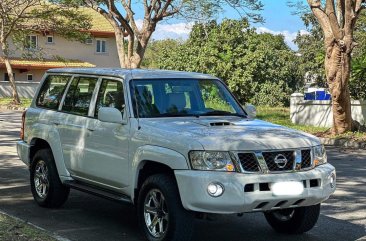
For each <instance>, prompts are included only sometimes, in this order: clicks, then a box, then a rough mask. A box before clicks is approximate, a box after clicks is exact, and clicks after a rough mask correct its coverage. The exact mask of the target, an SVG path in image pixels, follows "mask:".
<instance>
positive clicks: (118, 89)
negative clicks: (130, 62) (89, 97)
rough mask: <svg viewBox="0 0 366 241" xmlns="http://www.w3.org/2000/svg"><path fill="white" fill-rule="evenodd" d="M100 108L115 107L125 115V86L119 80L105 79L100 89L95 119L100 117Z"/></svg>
mask: <svg viewBox="0 0 366 241" xmlns="http://www.w3.org/2000/svg"><path fill="white" fill-rule="evenodd" d="M100 107H114V108H117V109H118V110H120V111H121V113H122V114H123V112H124V109H125V99H124V95H123V84H122V82H121V81H118V80H109V79H103V81H102V84H101V86H100V88H99V93H98V99H97V104H96V108H95V117H98V111H99V108H100Z"/></svg>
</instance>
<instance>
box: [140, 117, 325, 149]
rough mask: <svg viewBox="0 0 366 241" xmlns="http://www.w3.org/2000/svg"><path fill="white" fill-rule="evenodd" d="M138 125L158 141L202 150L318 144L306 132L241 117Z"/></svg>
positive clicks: (143, 121)
mask: <svg viewBox="0 0 366 241" xmlns="http://www.w3.org/2000/svg"><path fill="white" fill-rule="evenodd" d="M140 124H141V126H142V130H143V129H145V130H146V131H148V132H150V134H151V135H153V134H152V133H159V138H158V139H160V138H162V137H163V138H164V139H165V140H169V142H173V143H174V142H177V141H179V142H180V144H181V143H182V142H187V143H192V142H199V143H200V144H201V145H202V146H203V148H204V149H205V150H225V151H236V150H241V151H244V150H273V149H289V148H304V147H310V146H315V145H319V144H320V141H319V139H318V138H317V137H315V136H313V135H310V134H307V133H305V132H301V131H297V130H293V129H290V128H287V127H283V126H280V125H276V124H272V123H269V122H265V121H261V120H257V119H245V118H240V117H226V118H222V117H220V118H218V117H200V118H188V117H184V118H151V119H141V123H140ZM146 134H147V133H146ZM154 139H155V138H154ZM155 140H156V139H155Z"/></svg>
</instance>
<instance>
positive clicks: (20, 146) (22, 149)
mask: <svg viewBox="0 0 366 241" xmlns="http://www.w3.org/2000/svg"><path fill="white" fill-rule="evenodd" d="M29 151H30V145H29V144H28V143H26V142H25V141H18V142H17V153H18V156H19V158H20V160H22V161H23V162H24V163H25V164H26V165H27V166H29Z"/></svg>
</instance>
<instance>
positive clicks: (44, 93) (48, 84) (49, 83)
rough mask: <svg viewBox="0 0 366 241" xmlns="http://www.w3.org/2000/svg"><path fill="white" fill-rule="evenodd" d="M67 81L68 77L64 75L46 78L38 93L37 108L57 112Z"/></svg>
mask: <svg viewBox="0 0 366 241" xmlns="http://www.w3.org/2000/svg"><path fill="white" fill-rule="evenodd" d="M69 79H70V76H64V75H61V76H58V75H50V76H48V77H47V79H46V80H45V81H44V84H43V86H42V88H41V90H40V92H39V95H38V97H37V101H36V105H37V106H38V107H44V108H47V109H53V110H57V108H58V106H59V104H60V101H61V98H62V95H63V93H64V91H65V87H66V84H67V82H68V81H69Z"/></svg>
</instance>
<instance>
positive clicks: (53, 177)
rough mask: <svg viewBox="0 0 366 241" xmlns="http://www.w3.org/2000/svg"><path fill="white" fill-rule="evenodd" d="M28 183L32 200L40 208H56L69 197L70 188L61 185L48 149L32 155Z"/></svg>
mask: <svg viewBox="0 0 366 241" xmlns="http://www.w3.org/2000/svg"><path fill="white" fill-rule="evenodd" d="M30 183H31V189H32V194H33V197H34V200H35V201H36V202H37V203H38V205H40V206H42V207H49V208H58V207H60V206H62V205H63V204H64V203H65V202H66V200H67V198H68V196H69V192H70V188H69V187H66V186H64V185H63V184H62V183H61V181H60V178H59V176H58V173H57V169H56V165H55V162H54V159H53V154H52V151H51V150H50V149H41V150H38V151H37V152H36V154H35V155H34V157H33V161H32V164H31V167H30Z"/></svg>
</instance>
